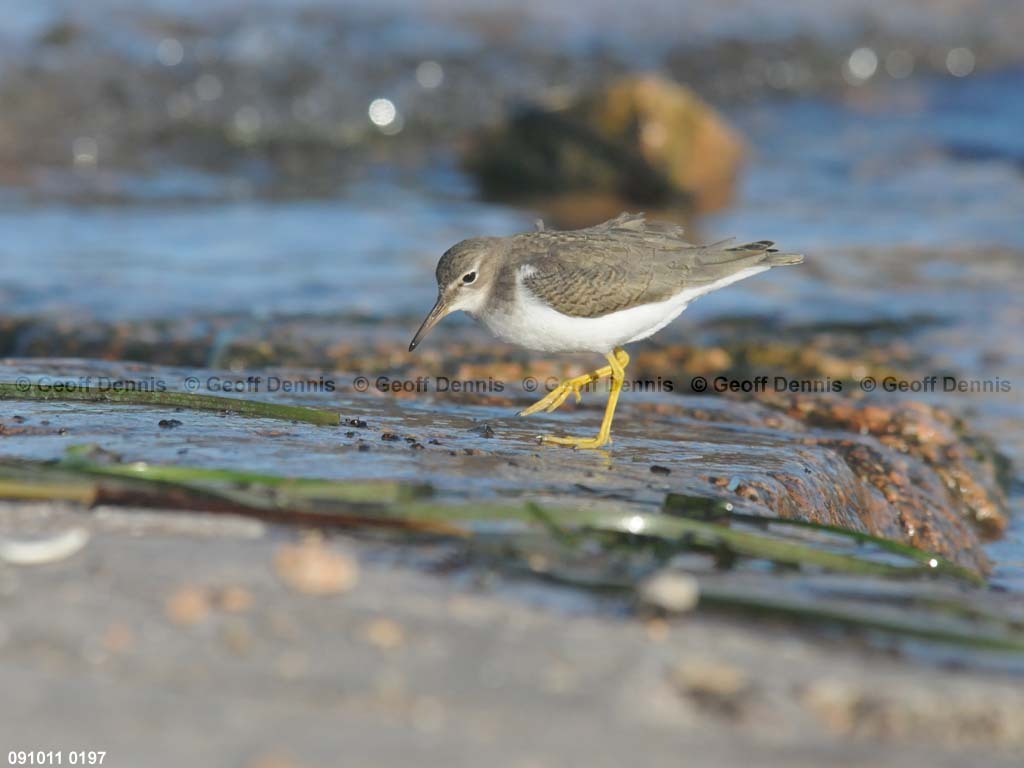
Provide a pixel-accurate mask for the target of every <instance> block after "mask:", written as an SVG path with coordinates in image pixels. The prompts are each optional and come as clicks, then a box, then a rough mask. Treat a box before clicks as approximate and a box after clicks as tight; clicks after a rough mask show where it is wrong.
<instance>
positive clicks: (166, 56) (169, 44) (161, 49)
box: [156, 37, 185, 67]
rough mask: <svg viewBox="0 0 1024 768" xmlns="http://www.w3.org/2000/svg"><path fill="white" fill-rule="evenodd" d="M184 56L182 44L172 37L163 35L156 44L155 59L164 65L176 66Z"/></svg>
mask: <svg viewBox="0 0 1024 768" xmlns="http://www.w3.org/2000/svg"><path fill="white" fill-rule="evenodd" d="M184 58H185V48H184V46H182V44H181V43H180V42H178V41H177V40H176V39H175V38H173V37H165V38H164V39H163V40H161V41H160V42H159V43H158V44H157V46H156V60H157V61H159V62H160V63H161V64H163V65H164V66H165V67H176V66H177V65H178V64H181V60H182V59H184Z"/></svg>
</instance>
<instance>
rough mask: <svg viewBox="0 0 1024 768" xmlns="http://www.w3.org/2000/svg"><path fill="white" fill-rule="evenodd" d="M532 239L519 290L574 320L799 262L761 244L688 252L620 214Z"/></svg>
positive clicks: (658, 227) (666, 229) (675, 238)
mask: <svg viewBox="0 0 1024 768" xmlns="http://www.w3.org/2000/svg"><path fill="white" fill-rule="evenodd" d="M521 237H524V238H526V237H528V238H530V239H531V243H530V248H529V250H530V251H531V252H532V253H534V254H536V256H535V257H533V258H529V259H526V260H523V261H521V262H520V265H519V266H520V267H522V266H526V267H528V268H527V269H526V271H525V272H523V273H522V274H523V284H524V285H525V286H526V287H527V288H528V289H529V290H530V291H531V292H532V293H533V294H534V295H535V296H536V297H537V298H539V299H540V300H541V301H543V302H545V303H546V304H548V305H550V306H551V307H553V308H554V309H557V310H558V311H559V312H562V313H563V314H566V315H571V316H574V317H601V316H602V315H607V314H609V313H611V312H616V311H619V310H622V309H629V308H630V307H636V306H640V305H642V304H650V303H654V302H659V301H664V300H666V299H669V298H671V297H672V296H675V295H676V294H678V293H679V292H680V291H682V290H685V289H688V288H698V287H701V286H708V285H711V284H713V283H716V282H718V281H720V280H723V279H725V278H727V277H729V276H731V275H734V274H736V273H737V272H741V271H743V270H745V269H749V268H751V267H757V266H761V265H763V266H774V265H776V264H791V263H797V262H798V261H800V260H802V257H798V256H795V255H793V254H779V253H777V252H776V251H774V250H773V249H772V243H771V242H768V241H767V240H764V241H760V242H757V243H748V244H745V245H740V246H735V247H731V248H729V247H725V246H726V245H727V244H726V243H716V244H714V245H707V246H695V245H691V244H690V243H687V242H686V241H684V240H683V239H682V228H681V227H677V226H675V225H672V224H659V223H655V222H651V223H647V222H646V221H644V218H643V216H642V215H634V214H622V215H621V216H618V217H617V218H615V219H612V220H611V221H607V222H605V223H603V224H599V225H597V226H596V227H590V228H589V229H581V230H574V231H571V232H558V231H551V230H547V231H544V232H537V233H531V234H529V235H523V236H521Z"/></svg>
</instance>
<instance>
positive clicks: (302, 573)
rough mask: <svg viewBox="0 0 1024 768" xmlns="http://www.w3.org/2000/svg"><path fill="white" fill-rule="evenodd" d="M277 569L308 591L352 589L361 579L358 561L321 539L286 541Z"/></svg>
mask: <svg viewBox="0 0 1024 768" xmlns="http://www.w3.org/2000/svg"><path fill="white" fill-rule="evenodd" d="M274 569H275V570H276V571H277V575H278V577H280V579H281V581H283V582H284V583H285V584H287V585H288V586H289V587H291V588H292V589H294V590H295V591H296V592H302V593H304V594H307V595H336V594H341V593H343V592H348V591H349V590H350V589H352V588H353V587H354V586H355V585H356V582H357V581H358V580H359V564H358V562H356V560H355V559H354V558H352V557H350V556H349V555H346V554H343V553H341V552H338V551H337V550H333V549H331V548H329V547H327V546H325V545H324V544H323V543H322V542H320V541H306V542H303V543H301V544H286V545H284V546H283V547H281V548H280V549H278V551H277V554H275V555H274Z"/></svg>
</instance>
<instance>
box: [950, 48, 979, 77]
mask: <svg viewBox="0 0 1024 768" xmlns="http://www.w3.org/2000/svg"><path fill="white" fill-rule="evenodd" d="M974 63H975V61H974V52H973V51H972V50H971V49H970V48H954V49H953V50H951V51H950V52H949V53H947V54H946V69H948V70H949V74H951V75H953V77H967V76H968V75H969V74H971V73H972V72H973V71H974Z"/></svg>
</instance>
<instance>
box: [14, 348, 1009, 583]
mask: <svg viewBox="0 0 1024 768" xmlns="http://www.w3.org/2000/svg"><path fill="white" fill-rule="evenodd" d="M396 354H397V352H396ZM62 366H64V367H65V368H66V369H67V370H68V371H73V370H77V371H78V374H77V375H78V376H79V377H86V376H91V377H93V378H94V379H95V380H97V381H99V380H101V379H106V380H109V381H125V380H133V379H132V377H135V379H136V380H140V381H142V380H146V381H159V382H165V383H167V384H170V385H171V386H172V387H175V388H178V387H177V386H176V385H174V384H173V381H174V378H175V372H173V371H170V370H165V369H150V368H146V367H143V366H135V367H133V368H132V369H131V371H130V372H129V371H127V370H123V369H119V368H118V367H117V366H112V367H108V368H105V369H104V368H103V367H97V365H96V364H90V363H87V362H76V361H64V362H63V363H62ZM47 367H48V364H47V363H46V361H41V360H32V361H24V362H22V363H18V362H17V361H9V362H8V363H7V367H6V369H5V372H6V373H7V374H8V375H6V376H5V378H8V379H19V378H21V377H24V376H26V375H36V374H35V373H34V372H38V371H40V370H45V369H47ZM101 370H102V371H104V373H100V371H101ZM196 373H199V374H200V376H199V377H197V378H196V380H199V381H202V380H210V379H216V380H219V381H234V382H238V383H239V386H240V388H243V389H244V388H250V389H251V388H252V387H253V386H254V384H253V383H254V382H255V381H256V379H255V378H254V377H255V376H257V375H258V374H256V373H250V372H236V373H231V372H228V371H202V372H195V371H193V372H191V374H190V375H192V376H193V377H194V376H195V374H196ZM516 373H517V374H519V379H518V380H519V381H526V380H527V378H528V377H529V376H531V375H533V376H536V372H535V371H534V372H533V373H532V374H528V373H526V372H525V370H520V371H517V372H516ZM412 375H413V374H411V373H410V374H408V376H409V377H410V378H407V379H405V381H412V382H413V383H414V384H415V382H417V381H418V382H420V383H421V385H422V388H423V391H416V389H417V387H410V388H409V390H410V391H406V392H404V393H403V392H398V393H393V392H390V391H381V390H380V389H379V388H377V383H376V382H375V383H374V388H375V392H374V393H372V394H371V393H369V392H368V391H367V392H360V387H361V384H360V383H358V382H357V381H356V379H355V378H351V377H348V376H343V377H338V379H337V380H335V379H331V381H332V382H334V383H335V384H336V386H335V388H334V391H331V392H326V393H317V394H315V395H314V396H311V397H309V396H307V397H298V398H295V397H288V396H286V399H287V400H288V401H294V402H306V403H316V404H317V405H318V406H320V407H325V408H329V409H332V410H335V411H337V412H340V413H341V414H342V415H343V417H344V418H345V419H347V421H348V423H349V424H352V423H353V419H354V420H356V422H358V423H365V425H366V426H365V428H363V429H358V430H352V429H347V428H345V427H344V426H342V427H339V428H337V429H331V430H329V432H328V433H324V432H319V433H316V434H306V433H301V434H297V435H294V438H296V439H297V440H298V442H296V440H295V439H293V440H291V441H289V444H290V447H291V450H293V451H297V452H299V453H302V454H312V453H313V452H317V451H324V450H328V451H331V452H336V451H340V452H342V453H343V454H344V455H345V456H346V460H345V462H344V464H343V466H336V465H331V464H330V463H327V464H322V465H318V471H317V473H315V474H322V475H324V476H326V477H336V476H345V477H352V478H359V477H360V476H362V475H372V474H375V473H376V472H377V471H379V466H380V463H381V462H382V461H387V462H388V463H389V464H391V465H392V466H394V467H396V468H397V470H398V471H399V472H400V473H401V476H404V477H415V478H429V479H430V481H431V482H432V483H433V484H434V485H435V486H436V487H438V488H439V489H441V492H442V494H443V496H442V497H444V496H447V497H448V498H450V499H451V500H455V499H457V498H458V496H459V495H461V493H464V491H462V492H460V491H459V489H460V488H463V487H466V484H468V487H471V488H473V492H472V493H473V496H474V497H476V498H487V497H489V496H492V495H494V494H501V495H505V496H508V495H510V494H511V495H515V496H524V495H525V497H527V498H529V497H530V495H531V494H535V493H541V494H543V496H542V498H545V499H547V500H549V501H551V500H558V499H564V500H565V501H567V502H574V500H576V499H578V497H579V496H580V493H581V490H582V489H586V490H585V491H584V495H586V496H589V497H591V498H594V499H601V498H614V499H617V500H621V501H624V502H626V503H628V504H632V505H635V506H637V507H638V508H645V507H646V508H654V509H657V508H658V506H659V505H660V503H661V498H662V496H663V494H664V492H667V491H671V492H674V493H679V494H689V495H693V496H697V497H707V498H718V499H721V500H723V501H727V502H730V503H731V504H733V505H734V506H735V508H736V509H737V510H740V511H743V512H749V513H752V514H756V515H761V516H766V517H782V518H789V519H797V520H806V521H810V522H814V523H819V524H826V525H837V526H842V527H844V528H848V529H851V530H855V531H863V532H865V533H870V534H873V535H876V536H881V537H883V538H888V539H892V540H896V541H903V542H906V543H908V544H912V545H914V546H917V547H919V548H922V549H924V550H926V551H932V552H935V553H936V554H939V555H942V556H944V557H946V558H947V559H949V560H952V561H954V562H958V563H960V564H962V565H964V566H966V567H968V568H971V569H974V570H976V571H978V572H982V573H984V572H986V571H987V570H988V567H989V564H988V560H987V558H986V556H985V554H984V552H983V550H982V548H981V541H982V534H988V535H989V536H992V535H997V534H998V533H999V532H1001V531H1002V529H1003V528H1004V527H1005V525H1006V500H1005V496H1004V492H1003V489H1002V488H1001V487H1000V485H999V482H998V480H999V478H998V477H997V475H998V467H997V457H996V454H995V452H994V451H992V450H991V449H990V448H987V447H986V446H985V445H984V444H983V443H981V442H980V441H975V440H973V439H972V437H971V436H970V434H969V433H966V432H964V431H962V428H961V431H960V432H958V431H956V429H954V425H953V422H952V419H951V418H950V417H949V416H948V415H947V414H945V413H943V412H942V411H940V410H937V409H935V408H931V407H927V406H923V405H920V404H915V403H908V404H904V405H900V406H892V405H888V406H881V405H872V404H870V403H864V402H857V401H855V400H852V399H850V398H844V397H841V396H833V397H827V396H823V395H817V394H816V395H807V396H792V397H788V398H775V399H774V401H773V398H766V399H765V400H764V401H763V402H758V401H740V400H732V399H721V398H718V399H712V398H709V397H704V398H699V397H692V396H684V397H679V396H678V395H674V394H669V395H662V396H659V397H648V398H645V401H644V402H631V401H630V400H629V399H628V398H627V399H626V400H625V402H624V403H623V404H622V406H621V408H622V410H621V412H620V413H619V415H618V419H617V422H616V429H615V446H614V447H613V449H612V450H611V451H609V452H596V453H594V454H590V453H588V452H574V451H557V450H555V449H552V448H550V447H541V446H538V445H537V444H536V441H535V435H537V434H540V433H543V432H552V431H556V432H563V431H564V432H568V433H571V434H577V433H578V434H585V433H586V432H588V431H590V430H595V431H596V428H597V426H596V425H597V421H598V420H599V417H600V413H601V409H602V408H603V402H602V399H603V397H604V396H605V391H604V388H603V387H596V388H594V389H592V391H590V392H588V393H586V395H585V399H586V403H587V406H586V407H585V408H583V409H579V408H575V409H570V408H567V409H565V411H564V412H562V413H559V414H558V415H556V416H553V417H547V418H528V419H522V418H519V417H516V416H514V415H513V413H512V412H513V408H515V409H518V408H521V407H522V406H524V405H525V404H527V403H528V402H529V401H530V400H531V399H533V397H532V396H531V394H530V393H528V392H524V391H523V390H522V389H521V388H520V389H518V390H517V391H502V392H500V393H498V394H492V393H488V392H486V391H485V392H483V393H479V392H459V393H457V394H456V396H457V397H458V399H459V402H460V407H459V410H458V411H453V412H450V413H448V414H446V415H445V416H443V417H441V418H438V419H434V418H432V417H431V412H432V409H433V408H434V407H435V405H436V403H437V402H439V400H440V399H441V398H444V397H446V394H444V393H437V392H431V391H429V390H428V388H430V387H433V388H436V386H437V382H439V381H441V380H442V379H441V378H440V377H436V376H431V374H430V373H419V374H418V375H417V377H416V378H411V377H412ZM638 375H640V376H641V377H642V375H643V372H642V370H641V371H639V372H638ZM285 378H286V379H287V380H289V381H292V380H299V379H304V380H306V381H319V380H320V379H319V378H318V377H316V376H311V375H306V376H302V375H299V374H298V372H294V371H293V372H291V373H290V374H289V375H288V376H286V377H285ZM364 378H365V377H364ZM379 378H380V377H378V380H379ZM444 378H445V380H447V377H444ZM552 378H554V377H552ZM388 380H389V381H391V380H398V381H401V379H395V377H393V376H392V377H388ZM451 380H454V381H461V379H459V378H458V377H453V379H451ZM431 382H432V383H431ZM366 386H367V388H369V387H370V382H369V380H368V379H366ZM395 394H397V396H393V395H395ZM403 394H404V397H403V396H402V395H403ZM75 407H76V409H79V410H80V411H81V413H80V414H79V415H78V416H75V417H71V415H70V414H67V412H66V408H65V407H64V406H62V405H61V404H59V403H54V404H46V405H43V404H35V403H32V404H28V403H26V404H24V408H23V410H24V411H25V413H27V414H35V415H36V417H35V418H33V419H30V420H29V421H28V422H26V423H25V424H23V425H19V426H20V427H21V429H22V430H24V428H25V427H34V426H36V421H37V420H39V419H41V418H42V414H43V413H47V414H52V415H51V416H50V418H49V420H51V421H55V422H57V424H58V425H59V426H60V428H61V429H62V430H63V433H64V434H65V435H66V437H67V440H66V441H65V446H66V445H68V444H74V443H82V442H91V441H92V439H93V437H94V436H95V432H94V430H95V429H97V428H98V425H99V424H102V423H103V422H108V424H109V425H110V427H113V426H114V425H116V424H118V423H121V424H123V426H121V427H115V428H116V429H117V431H118V432H121V433H122V438H123V439H125V440H132V439H133V438H134V439H135V440H138V439H139V438H141V435H138V434H137V433H136V432H135V429H134V427H132V426H131V424H132V420H130V419H129V420H124V419H122V418H119V417H118V414H116V413H110V412H109V411H107V409H102V410H97V409H96V408H95V407H94V406H89V405H76V406H75ZM90 412H91V416H90ZM103 413H107V414H108V415H106V416H105V415H103ZM61 414H63V415H61ZM83 417H84V418H85V419H86V421H85V422H83V421H82V418H83ZM176 418H177V419H178V420H180V421H185V418H184V417H182V416H180V415H177V414H176ZM111 419H112V420H111ZM89 422H92V423H93V426H87V424H88V423H89ZM5 426H6V425H5ZM9 426H10V427H14V426H15V425H13V424H12V425H9ZM161 431H162V432H164V433H165V434H164V435H163V436H161V439H160V441H159V448H158V451H154V450H153V448H156V447H157V446H152V447H147V445H146V441H142V442H135V443H133V448H132V451H131V457H130V458H131V459H132V460H148V461H159V460H160V456H161V455H166V452H167V451H168V449H169V448H170V446H171V445H172V444H173V443H174V442H179V443H180V445H181V447H182V449H184V450H187V446H188V444H189V442H190V441H191V439H192V435H193V434H194V432H193V431H192V430H189V429H188V422H187V421H186V422H185V424H183V425H182V426H180V427H178V428H176V429H174V430H161ZM22 433H23V432H22ZM0 434H2V433H0ZM285 434H287V433H285ZM175 435H181V437H180V439H179V440H177V441H175V440H174V436H175ZM283 436H284V435H282V437H283ZM209 439H211V440H212V439H214V438H213V436H212V435H210V436H209ZM239 440H240V441H239ZM364 441H365V442H364ZM108 442H109V440H108V441H104V445H106V444H107V443H108ZM374 443H376V444H375V445H374ZM364 445H365V446H368V447H367V449H366V450H359V449H358V448H357V449H356V450H357V453H355V454H353V453H351V451H352V449H353V448H356V446H359V447H362V446H364ZM300 446H302V447H301V448H300ZM410 448H414V449H415V450H410ZM239 449H244V450H245V451H247V452H248V453H249V454H250V465H251V462H252V461H257V459H256V456H254V455H253V454H252V451H253V450H256V451H259V450H260V449H259V448H258V447H257V446H255V445H253V444H252V443H251V442H250V441H248V440H246V439H244V438H243V437H242V436H241V435H239V436H238V437H237V438H235V439H234V440H233V450H232V451H231V452H229V453H225V454H224V455H223V457H222V458H223V459H224V460H227V461H229V462H231V463H232V464H234V463H235V462H236V461H237V460H238V459H237V458H232V457H233V456H235V455H236V454H235V452H236V451H238V450H239ZM62 450H63V447H62V446H60V445H59V444H55V443H51V444H50V447H49V448H47V449H44V453H45V454H46V455H47V457H48V458H54V459H56V458H60V454H61V452H62ZM385 457H386V458H385ZM268 458H269V457H268ZM186 460H187V459H186ZM296 460H298V461H301V459H300V458H299V457H298V456H296V457H293V458H292V459H291V461H290V462H289V463H291V462H294V461H296ZM652 465H653V466H657V467H660V468H661V471H660V472H652V471H651V469H650V467H651V466H652ZM499 466H500V467H501V469H500V471H498V470H497V468H498V467H499ZM281 469H282V468H281V467H279V468H278V470H277V471H278V472H280V471H281ZM339 473H341V474H340V475H339ZM305 474H308V472H306V473H305ZM658 491H661V492H662V493H661V495H659V493H658Z"/></svg>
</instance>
